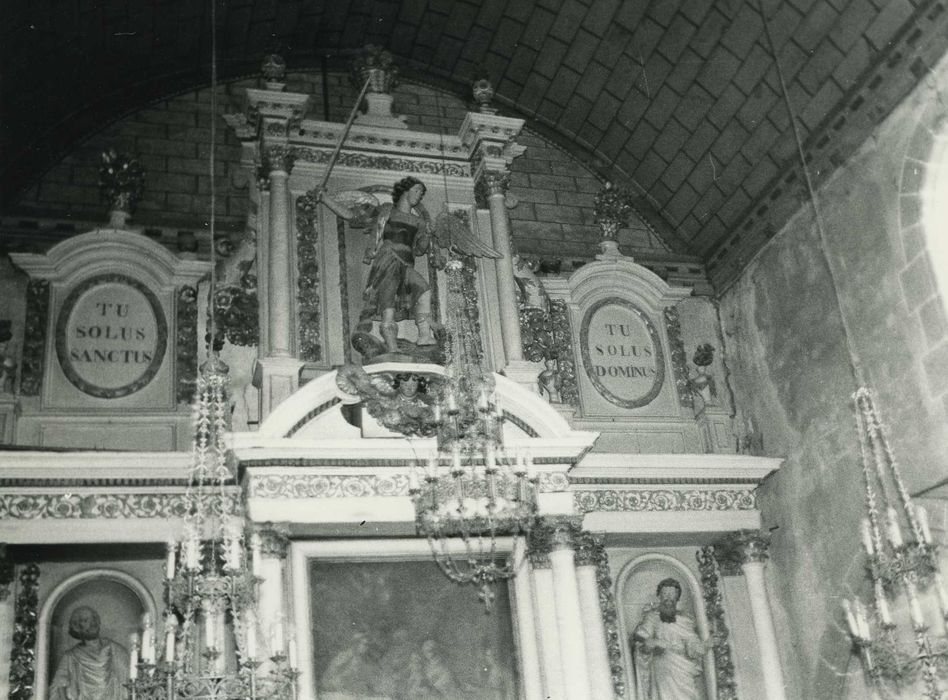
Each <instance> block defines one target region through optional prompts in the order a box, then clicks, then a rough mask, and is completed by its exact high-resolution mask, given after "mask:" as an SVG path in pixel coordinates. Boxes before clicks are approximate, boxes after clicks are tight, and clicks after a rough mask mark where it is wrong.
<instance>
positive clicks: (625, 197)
mask: <svg viewBox="0 0 948 700" xmlns="http://www.w3.org/2000/svg"><path fill="white" fill-rule="evenodd" d="M593 208H594V211H595V213H596V223H597V224H599V233H600V242H599V247H600V250H601V251H602V255H603V256H606V257H620V255H621V254H620V253H619V244H618V242H617V238H618V235H619V229H620V228H622V227H623V226H625V225H626V224H627V223H628V221H629V214H631V213H632V195H631V194H630V193H629V192H627V191H626V190H623V189H620V188H617V187H616V186H615V185H613V184H612V183H611V182H607V183H606V184H605V186H604V187H603V188H602V189H601V190H599V192H597V193H596V196H595V197H594V198H593Z"/></svg>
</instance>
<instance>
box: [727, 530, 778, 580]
mask: <svg viewBox="0 0 948 700" xmlns="http://www.w3.org/2000/svg"><path fill="white" fill-rule="evenodd" d="M769 548H770V537H769V536H768V535H766V534H765V533H763V532H761V531H760V530H738V531H737V532H733V533H731V534H730V535H728V536H727V537H725V538H724V540H723V541H721V542H720V543H718V544H716V545H714V557H715V558H716V559H717V560H718V565H719V566H720V567H721V572H722V573H723V574H725V575H733V574H736V573H740V568H741V566H743V565H744V564H748V563H751V562H764V561H767V557H768V556H769V555H768V549H769Z"/></svg>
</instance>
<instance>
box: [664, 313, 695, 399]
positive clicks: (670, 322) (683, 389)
mask: <svg viewBox="0 0 948 700" xmlns="http://www.w3.org/2000/svg"><path fill="white" fill-rule="evenodd" d="M664 316H665V332H666V334H667V335H668V345H669V349H670V350H671V360H672V371H673V372H674V374H675V388H676V389H677V390H678V403H679V404H681V405H682V406H688V407H689V408H690V407H692V406H694V397H693V396H692V394H691V386H690V385H689V382H688V355H687V354H686V353H685V344H684V343H683V342H682V340H681V321H680V320H679V318H678V309H676V308H675V307H674V306H668V307H666V308H665V311H664Z"/></svg>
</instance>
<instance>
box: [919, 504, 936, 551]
mask: <svg viewBox="0 0 948 700" xmlns="http://www.w3.org/2000/svg"><path fill="white" fill-rule="evenodd" d="M915 517H916V518H918V529H919V530H921V531H922V542H924V543H925V544H931V543H932V531H931V528H930V527H929V525H928V511H927V510H925V507H924V506H918V507H917V508H916V509H915Z"/></svg>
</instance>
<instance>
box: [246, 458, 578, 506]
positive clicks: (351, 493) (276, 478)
mask: <svg viewBox="0 0 948 700" xmlns="http://www.w3.org/2000/svg"><path fill="white" fill-rule="evenodd" d="M337 463H338V460H337ZM538 476H539V478H540V482H539V490H540V492H541V493H559V492H563V491H566V490H568V489H569V480H568V479H567V477H566V475H565V474H563V473H562V472H539V474H538ZM408 486H409V480H408V474H407V473H400V474H392V475H386V476H378V475H365V476H363V475H322V474H270V475H266V476H264V475H258V476H252V477H251V478H250V479H249V481H248V486H247V496H248V497H249V498H294V499H295V498H366V497H369V496H408V495H409V493H408Z"/></svg>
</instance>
